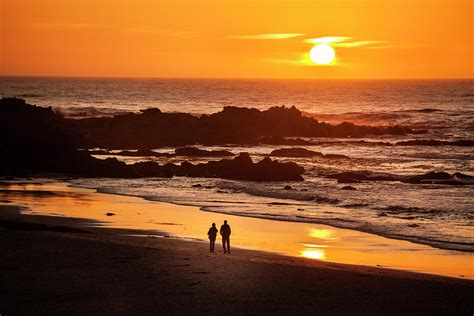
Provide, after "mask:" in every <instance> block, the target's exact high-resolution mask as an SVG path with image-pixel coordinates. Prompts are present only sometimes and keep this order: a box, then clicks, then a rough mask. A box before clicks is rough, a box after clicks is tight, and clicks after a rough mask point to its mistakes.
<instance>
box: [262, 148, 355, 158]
mask: <svg viewBox="0 0 474 316" xmlns="http://www.w3.org/2000/svg"><path fill="white" fill-rule="evenodd" d="M270 156H273V157H286V158H311V157H321V158H328V159H346V158H349V157H347V156H345V155H338V154H326V155H324V154H322V153H320V152H319V151H312V150H308V149H305V148H299V147H294V148H281V149H275V150H273V151H272V152H271V153H270Z"/></svg>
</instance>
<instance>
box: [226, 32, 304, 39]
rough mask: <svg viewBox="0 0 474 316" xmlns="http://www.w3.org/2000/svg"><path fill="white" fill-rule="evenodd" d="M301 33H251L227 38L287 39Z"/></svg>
mask: <svg viewBox="0 0 474 316" xmlns="http://www.w3.org/2000/svg"><path fill="white" fill-rule="evenodd" d="M304 35H305V34H301V33H267V34H253V35H231V36H227V37H226V38H228V39H240V40H278V39H287V38H293V37H299V36H304Z"/></svg>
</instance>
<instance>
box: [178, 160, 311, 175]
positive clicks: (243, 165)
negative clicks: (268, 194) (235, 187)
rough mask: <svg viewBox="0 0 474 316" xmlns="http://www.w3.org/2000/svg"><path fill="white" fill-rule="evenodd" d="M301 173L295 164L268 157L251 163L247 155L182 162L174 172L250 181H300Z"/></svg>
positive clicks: (302, 170) (301, 169)
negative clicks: (193, 162) (199, 162)
mask: <svg viewBox="0 0 474 316" xmlns="http://www.w3.org/2000/svg"><path fill="white" fill-rule="evenodd" d="M303 173H304V168H303V167H300V166H298V165H297V164H295V163H292V162H287V163H281V162H277V161H273V160H271V159H270V158H268V157H267V158H264V159H263V160H261V161H259V162H257V163H253V162H252V159H251V158H250V156H249V155H248V154H247V153H242V154H240V155H239V156H237V157H235V158H234V159H231V160H226V159H223V160H220V161H210V162H207V163H203V164H197V165H193V164H191V163H189V162H183V163H181V166H180V168H178V169H177V170H176V175H178V176H187V177H203V178H222V179H233V180H250V181H302V180H303V177H302V176H301V175H302V174H303Z"/></svg>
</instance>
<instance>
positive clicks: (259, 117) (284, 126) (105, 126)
mask: <svg viewBox="0 0 474 316" xmlns="http://www.w3.org/2000/svg"><path fill="white" fill-rule="evenodd" d="M71 121H72V122H71V123H73V125H74V126H75V128H76V129H77V130H78V131H80V133H81V134H82V135H85V136H86V141H85V143H84V147H85V148H94V147H100V148H159V147H162V146H173V147H179V146H187V145H194V144H203V145H218V144H258V143H269V144H288V145H298V144H299V145H304V144H306V141H305V140H303V139H301V138H299V139H298V137H349V136H350V137H363V136H366V135H383V134H389V135H400V134H405V133H411V132H413V131H412V130H411V129H409V128H405V127H400V126H390V127H374V126H358V125H354V124H352V123H341V124H338V125H330V124H327V123H322V122H318V121H317V120H316V119H314V118H309V117H306V116H304V115H303V114H302V113H301V112H300V111H299V110H298V109H296V108H295V107H291V108H286V107H273V108H270V109H268V110H265V111H260V110H257V109H249V108H238V107H225V108H224V109H223V110H222V111H221V112H218V113H215V114H211V115H202V116H200V117H196V116H192V115H190V114H186V113H163V112H161V111H160V110H158V109H147V110H144V111H142V113H139V114H136V113H134V114H125V115H118V116H115V117H112V118H107V117H102V118H89V119H82V120H71ZM295 138H296V139H295Z"/></svg>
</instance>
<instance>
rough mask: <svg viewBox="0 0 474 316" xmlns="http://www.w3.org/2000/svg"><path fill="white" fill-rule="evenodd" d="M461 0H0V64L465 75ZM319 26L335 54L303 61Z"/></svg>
mask: <svg viewBox="0 0 474 316" xmlns="http://www.w3.org/2000/svg"><path fill="white" fill-rule="evenodd" d="M472 3H473V1H471V0H467V1H464V0H463V1H460V0H444V1H443V0H397V1H394V0H391V1H385V0H374V1H355V0H352V1H337V0H327V1H318V0H311V1H310V0H306V1H305V0H287V1H279V0H258V1H257V0H252V1H250V0H240V1H238V0H155V1H151V0H149V1H142V0H97V1H94V0H0V27H1V30H0V31H1V33H0V74H1V75H34V76H36V75H49V76H121V77H232V78H241V77H244V78H256V77H258V78H260V77H264V78H473V57H472V56H473V55H474V52H473V4H472ZM326 36H334V37H344V40H343V41H339V42H332V43H331V44H330V45H331V46H333V47H334V49H335V50H336V58H337V59H336V61H335V62H334V64H333V65H330V66H316V65H314V64H312V63H310V62H307V61H305V54H307V53H308V52H309V50H310V49H311V48H312V47H313V46H314V44H310V43H308V42H307V40H308V39H311V38H320V37H326ZM305 40H306V41H305ZM306 59H307V58H306Z"/></svg>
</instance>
